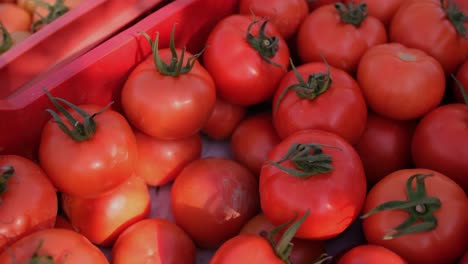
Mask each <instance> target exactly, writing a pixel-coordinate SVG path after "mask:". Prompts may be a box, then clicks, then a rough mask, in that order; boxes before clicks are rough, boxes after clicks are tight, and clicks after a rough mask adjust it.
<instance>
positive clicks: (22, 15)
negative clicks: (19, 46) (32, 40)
mask: <svg viewBox="0 0 468 264" xmlns="http://www.w3.org/2000/svg"><path fill="white" fill-rule="evenodd" d="M0 22H2V23H3V25H4V26H5V28H6V29H7V30H8V32H10V33H12V32H16V31H29V27H30V25H31V16H30V15H29V13H28V12H27V11H26V10H24V9H22V8H20V7H19V6H17V5H15V4H13V3H0Z"/></svg>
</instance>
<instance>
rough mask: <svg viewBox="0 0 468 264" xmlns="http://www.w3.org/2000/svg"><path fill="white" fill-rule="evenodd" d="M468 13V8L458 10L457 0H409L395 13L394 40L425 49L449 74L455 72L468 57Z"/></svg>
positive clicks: (391, 34) (392, 34) (391, 32)
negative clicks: (467, 19) (467, 16)
mask: <svg viewBox="0 0 468 264" xmlns="http://www.w3.org/2000/svg"><path fill="white" fill-rule="evenodd" d="M449 3H450V5H449ZM457 8H458V6H457ZM462 12H463V13H462ZM467 14H468V9H463V10H460V9H458V10H456V8H455V2H454V1H441V0H413V1H407V3H405V4H403V5H401V7H400V8H399V9H398V11H397V12H396V13H395V15H394V16H393V19H392V22H391V24H390V30H389V31H390V32H389V34H390V40H391V41H392V42H398V43H401V44H403V45H405V46H408V47H410V48H416V49H420V50H423V51H425V52H426V53H428V54H429V55H431V56H432V57H434V58H435V59H437V61H439V62H440V64H441V65H442V67H443V69H444V70H445V73H453V72H454V71H455V70H456V69H457V67H458V65H460V64H461V63H462V62H463V61H464V60H465V59H466V58H467V57H468V35H467V33H466V32H464V30H463V29H465V28H467V27H468V22H467V21H466V15H467ZM449 17H451V18H452V20H451V19H450V18H449ZM463 19H465V20H463ZM393 85H394V84H393Z"/></svg>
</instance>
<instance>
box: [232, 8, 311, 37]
mask: <svg viewBox="0 0 468 264" xmlns="http://www.w3.org/2000/svg"><path fill="white" fill-rule="evenodd" d="M239 12H240V13H241V14H246V15H250V14H252V13H254V14H255V15H256V16H265V17H267V18H270V19H271V20H270V21H271V22H272V23H273V24H274V25H275V26H276V28H277V29H278V31H279V33H280V34H281V36H283V38H285V39H290V38H291V37H292V36H294V35H295V34H296V32H297V29H298V28H299V25H301V23H302V21H303V20H304V18H305V17H306V16H307V14H308V13H309V7H308V5H307V2H306V0H288V1H284V0H273V1H272V0H241V1H240V2H239Z"/></svg>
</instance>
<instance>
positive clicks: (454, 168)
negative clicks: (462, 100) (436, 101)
mask: <svg viewBox="0 0 468 264" xmlns="http://www.w3.org/2000/svg"><path fill="white" fill-rule="evenodd" d="M467 124H468V105H465V104H447V105H444V106H440V107H438V108H436V109H434V110H433V111H431V112H429V113H428V114H427V115H426V116H424V118H423V119H422V120H421V121H420V122H419V123H418V125H417V127H416V130H415V132H414V136H413V142H412V145H411V153H412V156H413V160H414V163H415V165H416V166H417V167H420V168H428V169H432V170H435V171H438V172H440V173H443V174H445V175H446V176H448V177H450V178H452V179H453V180H454V181H456V182H457V183H458V184H459V185H460V186H461V187H462V188H463V189H464V190H465V192H467V193H468V174H467V172H468V128H467Z"/></svg>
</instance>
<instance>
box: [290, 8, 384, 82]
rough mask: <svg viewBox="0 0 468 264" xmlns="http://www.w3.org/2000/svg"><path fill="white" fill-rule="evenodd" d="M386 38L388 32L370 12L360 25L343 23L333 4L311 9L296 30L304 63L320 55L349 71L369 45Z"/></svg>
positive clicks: (332, 63)
mask: <svg viewBox="0 0 468 264" xmlns="http://www.w3.org/2000/svg"><path fill="white" fill-rule="evenodd" d="M317 36H320V37H317ZM386 42H387V32H386V31H385V26H384V25H383V24H382V22H380V20H378V19H377V18H375V17H373V16H372V15H369V16H367V17H366V18H365V19H363V21H362V22H361V24H360V25H359V26H355V25H353V24H350V23H344V22H342V21H341V16H340V14H339V12H338V11H337V9H336V8H335V6H334V5H326V6H322V7H319V8H318V9H316V10H314V11H313V12H312V13H310V14H309V15H308V16H307V17H306V19H305V20H304V22H303V23H302V24H301V27H300V28H299V30H298V34H297V50H298V53H299V57H300V59H301V61H302V62H303V63H307V62H317V61H322V60H323V59H322V56H323V57H325V59H326V60H327V62H328V63H329V64H330V65H331V66H334V67H336V68H339V69H342V70H344V71H346V72H349V73H351V74H353V73H354V72H356V68H357V65H358V64H359V61H360V59H361V57H362V55H363V54H364V53H365V52H366V51H367V50H368V49H369V48H370V47H373V46H375V45H378V44H383V43H386Z"/></svg>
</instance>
